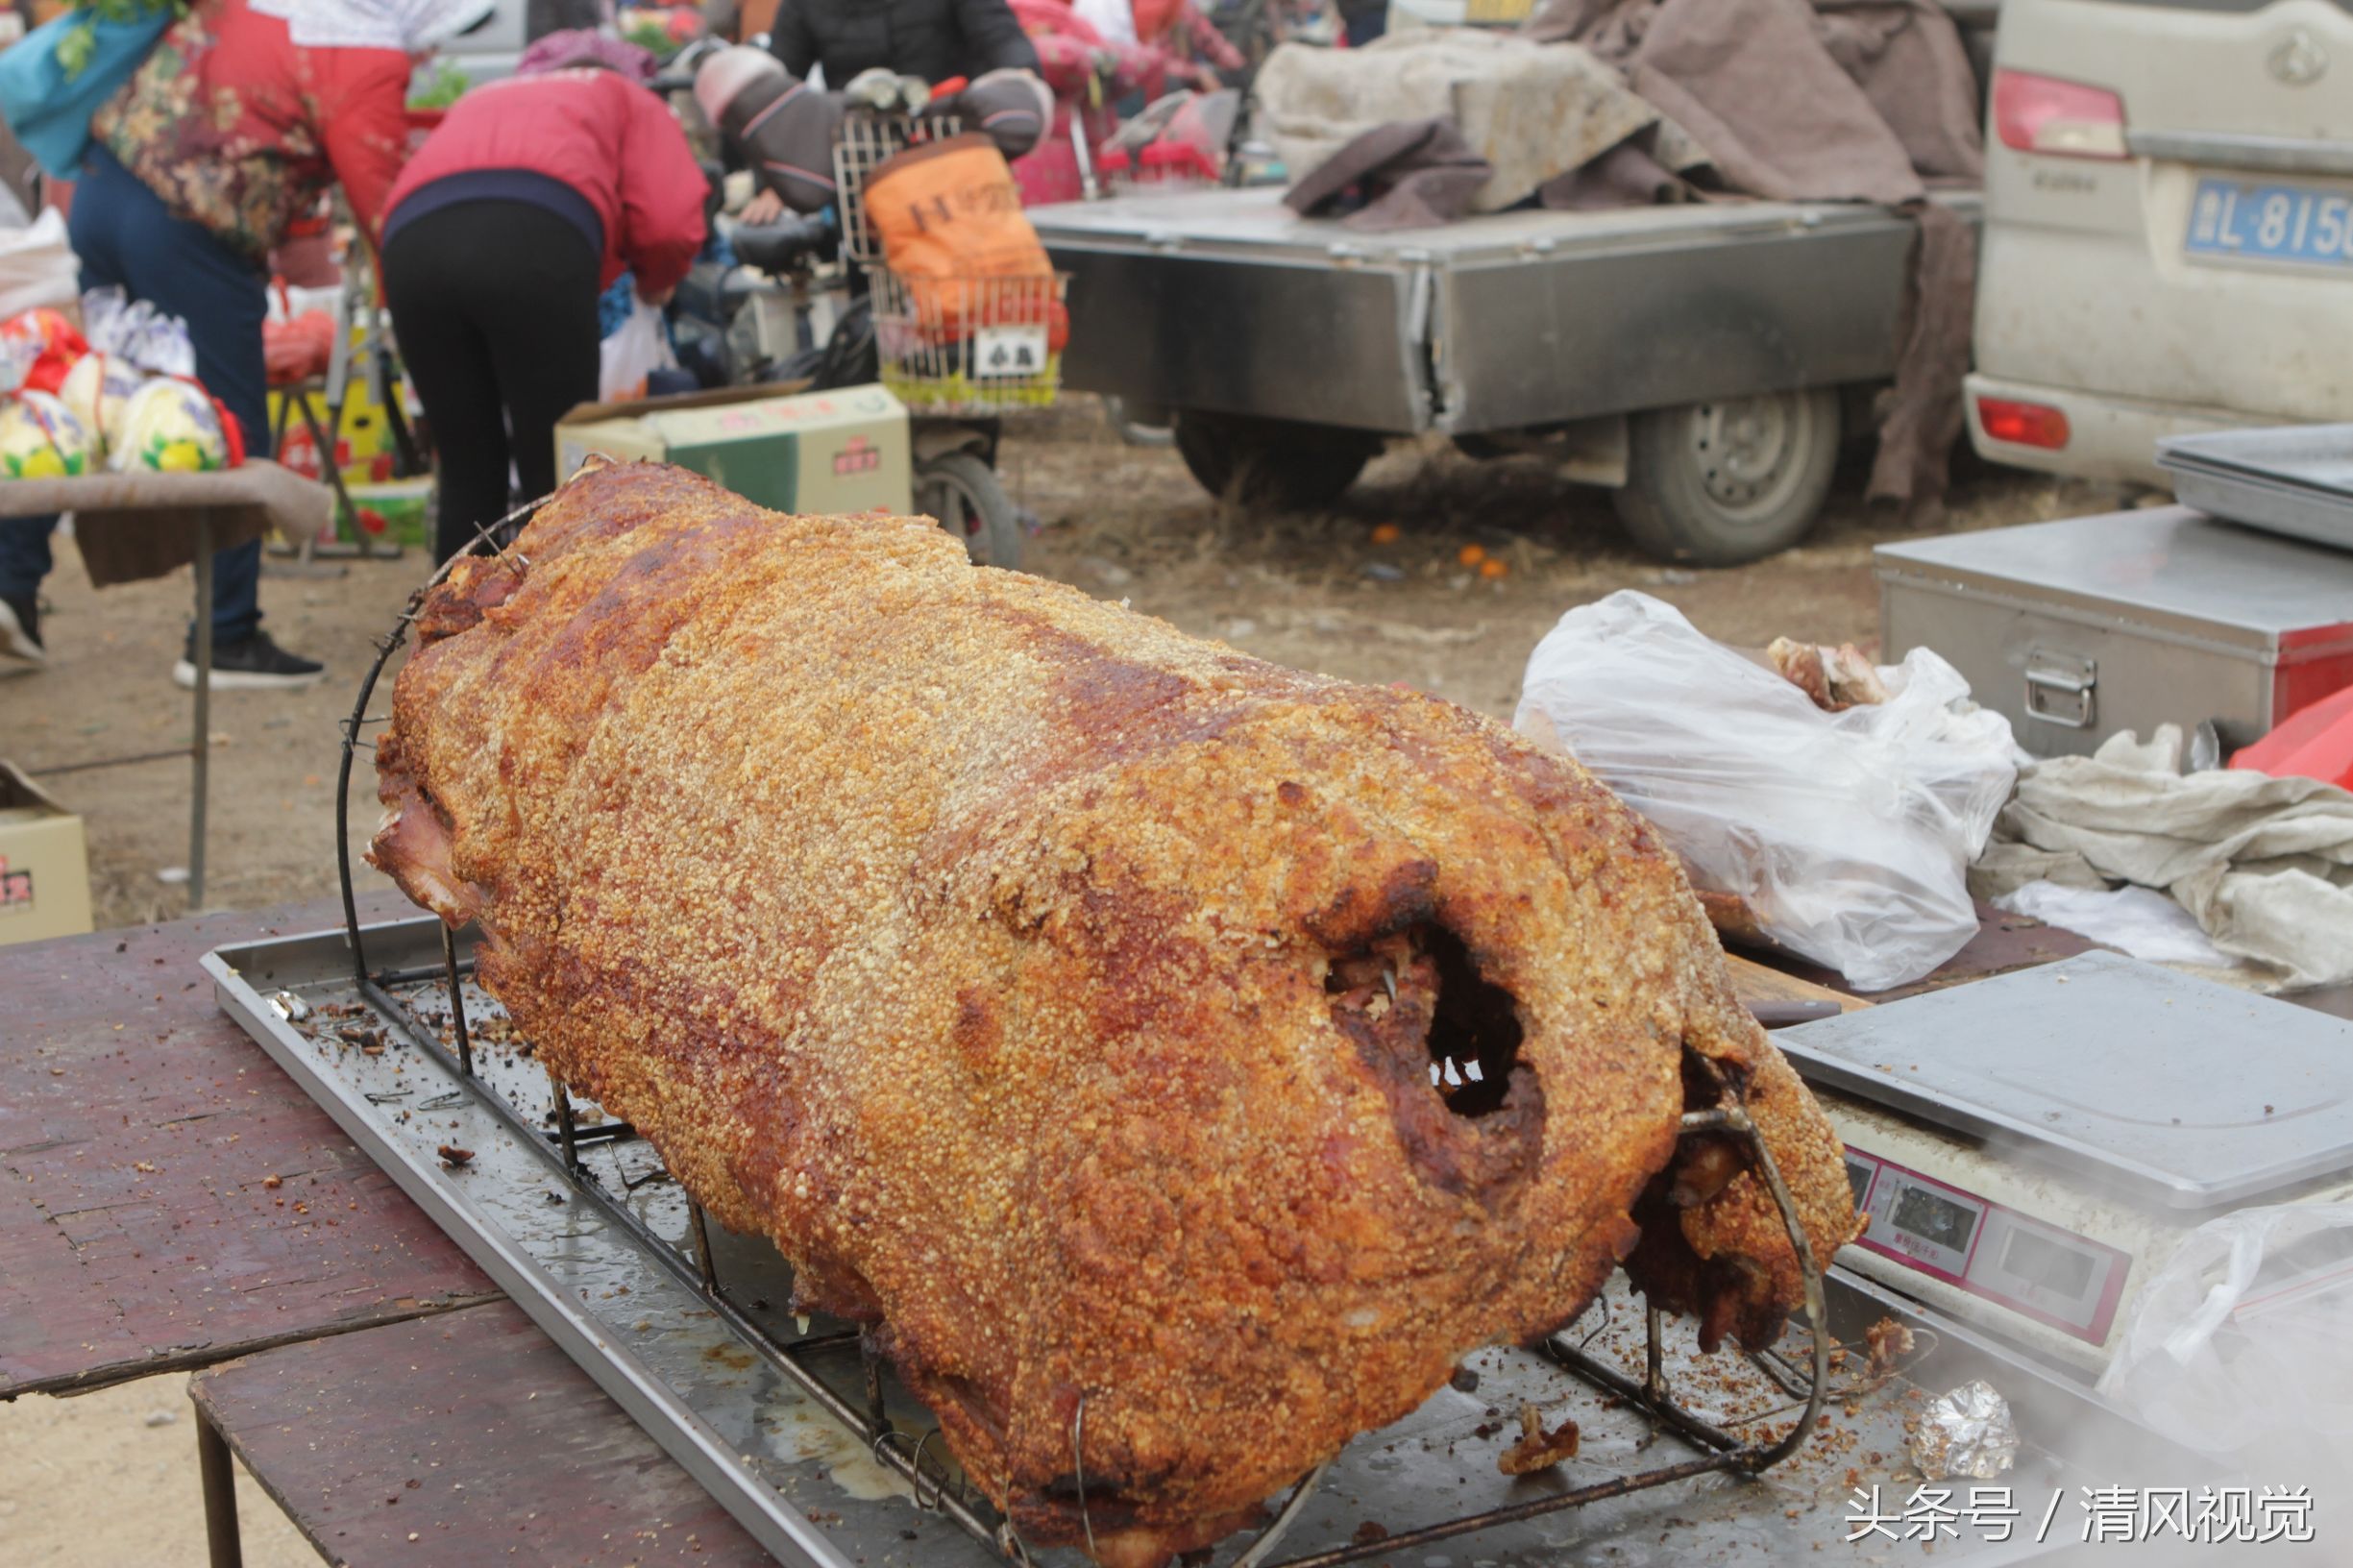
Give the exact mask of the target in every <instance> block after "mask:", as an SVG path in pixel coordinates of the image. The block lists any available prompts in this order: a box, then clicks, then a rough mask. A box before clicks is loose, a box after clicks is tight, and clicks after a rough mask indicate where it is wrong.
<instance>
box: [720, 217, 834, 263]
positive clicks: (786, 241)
mask: <svg viewBox="0 0 2353 1568" xmlns="http://www.w3.org/2000/svg"><path fill="white" fill-rule="evenodd" d="M727 242H728V243H729V244H730V245H732V246H734V247H735V256H736V259H737V260H739V261H742V262H743V263H745V264H746V265H747V266H753V267H758V268H759V269H760V270H761V271H763V272H785V271H789V270H791V268H792V265H793V263H794V262H796V261H802V260H807V259H809V258H812V257H820V256H823V255H824V254H825V253H826V252H828V251H830V250H832V249H833V242H834V233H833V225H832V224H830V223H828V222H827V221H826V220H825V215H824V214H823V213H821V212H819V213H813V214H811V215H810V216H808V217H802V218H786V219H784V220H783V221H782V222H779V223H771V224H763V225H758V226H753V225H750V224H739V225H737V226H736V229H735V232H734V233H731V234H729V235H728V236H727Z"/></svg>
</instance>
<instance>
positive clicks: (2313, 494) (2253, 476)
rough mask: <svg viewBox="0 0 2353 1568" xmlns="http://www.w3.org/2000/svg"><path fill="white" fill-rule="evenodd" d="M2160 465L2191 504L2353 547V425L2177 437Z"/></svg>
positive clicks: (2162, 450)
mask: <svg viewBox="0 0 2353 1568" xmlns="http://www.w3.org/2000/svg"><path fill="white" fill-rule="evenodd" d="M2157 464H2158V466H2159V467H2160V468H2163V469H2165V470H2167V471H2168V472H2169V473H2170V474H2171V475H2172V476H2173V494H2174V496H2175V498H2176V499H2178V500H2179V501H2180V502H2182V504H2183V505H2185V506H2194V507H2196V508H2197V509H2198V510H2199V511H2201V512H2205V513H2207V514H2209V515H2210V516H2214V517H2218V518H2222V519H2224V520H2226V521H2228V522H2232V523H2240V524H2244V525H2245V526H2247V527H2256V528H2265V529H2268V530H2270V531H2271V532H2274V533H2287V534H2293V535H2294V536H2295V537H2297V538H2299V539H2311V540H2314V541H2316V543H2319V544H2323V545H2333V546H2335V547H2336V548H2338V549H2339V550H2353V425H2292V426H2285V427H2282V428H2280V429H2262V430H2217V431H2212V432H2210V433H2207V434H2203V435H2177V436H2171V437H2169V438H2168V439H2166V440H2163V441H2160V442H2158V443H2157Z"/></svg>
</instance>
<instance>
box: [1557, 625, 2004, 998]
mask: <svg viewBox="0 0 2353 1568" xmlns="http://www.w3.org/2000/svg"><path fill="white" fill-rule="evenodd" d="M1881 676H1882V678H1883V679H1884V680H1885V681H1886V683H1887V686H1888V688H1889V692H1890V694H1891V695H1890V697H1889V699H1888V700H1887V701H1886V702H1884V703H1876V704H1870V705H1866V706H1861V707H1853V708H1849V709H1848V710H1846V711H1845V712H1844V713H1835V714H1833V713H1825V712H1823V711H1822V710H1821V709H1820V708H1817V707H1816V706H1814V704H1813V702H1812V701H1811V700H1810V699H1808V698H1807V697H1806V696H1805V694H1804V693H1803V692H1801V691H1800V690H1799V689H1798V688H1797V687H1796V686H1794V685H1792V684H1790V683H1789V682H1788V681H1787V680H1785V679H1783V678H1782V677H1781V676H1780V675H1779V674H1776V673H1775V672H1774V671H1772V670H1769V669H1767V668H1766V667H1765V666H1763V665H1761V664H1758V663H1755V662H1754V661H1752V660H1750V659H1747V658H1744V657H1742V656H1741V655H1740V654H1738V653H1736V652H1734V651H1733V650H1732V649H1728V648H1726V647H1724V646H1723V645H1721V644H1719V643H1715V642H1711V641H1709V640H1708V639H1707V638H1706V637H1703V636H1702V635H1701V634H1700V633H1699V631H1698V630H1696V629H1695V628H1694V627H1693V626H1692V625H1691V623H1690V622H1688V621H1686V620H1684V619H1683V617H1682V615H1681V614H1680V613H1679V611H1677V610H1676V609H1675V608H1674V606H1672V605H1669V604H1664V603H1661V602H1660V601H1659V600H1654V599H1653V598H1651V597H1650V596H1649V595H1647V594H1637V593H1633V592H1631V591H1625V592H1620V593H1615V594H1612V595H1610V596H1609V597H1608V598H1607V599H1605V600H1601V601H1600V602H1599V603H1595V604H1587V605H1584V606H1581V608H1578V609H1574V610H1571V611H1570V612H1569V613H1568V614H1567V615H1565V616H1562V617H1561V618H1560V624H1559V625H1556V626H1555V627H1554V628H1553V629H1552V631H1551V632H1549V633H1547V634H1546V636H1545V638H1544V640H1543V641H1542V642H1541V643H1538V644H1537V645H1536V649H1535V651H1534V652H1533V653H1532V654H1531V655H1530V656H1529V660H1528V677H1527V681H1526V683H1525V685H1524V686H1523V688H1522V695H1521V698H1520V709H1519V719H1518V727H1519V728H1520V729H1521V730H1523V731H1525V732H1529V733H1533V734H1537V735H1539V736H1540V735H1541V734H1542V733H1543V726H1542V724H1540V723H1537V722H1536V716H1538V715H1541V716H1542V718H1543V720H1545V721H1549V723H1550V725H1551V728H1552V730H1553V732H1554V733H1555V734H1556V736H1557V737H1558V739H1559V742H1560V744H1561V745H1563V746H1565V747H1567V748H1568V749H1569V750H1570V751H1571V752H1572V753H1574V754H1575V755H1576V757H1577V760H1578V761H1580V762H1581V763H1583V764H1584V765H1585V766H1586V767H1587V768H1589V769H1591V770H1592V771H1593V772H1595V773H1596V774H1597V775H1599V776H1600V778H1601V779H1602V781H1603V782H1604V783H1605V784H1607V785H1608V786H1609V787H1610V788H1611V789H1613V790H1615V791H1616V792H1617V793H1618V795H1619V796H1621V797H1623V798H1624V799H1625V801H1626V803H1627V804H1628V805H1630V806H1631V807H1633V808H1634V809H1635V810H1636V811H1638V812H1640V813H1642V815H1643V816H1645V817H1647V818H1649V819H1650V821H1651V822H1652V824H1653V825H1654V827H1656V828H1657V830H1658V832H1659V834H1660V835H1661V836H1662V837H1663V838H1664V839H1665V840H1666V842H1667V843H1668V844H1669V845H1672V846H1673V847H1674V848H1675V849H1676V850H1677V851H1678V852H1679V853H1680V854H1681V856H1682V857H1683V860H1684V863H1685V865H1686V867H1687V868H1688V869H1689V870H1690V872H1691V876H1692V880H1693V882H1694V884H1695V885H1697V886H1698V887H1700V888H1701V889H1703V890H1705V891H1710V892H1715V893H1724V894H1734V895H1736V896H1738V897H1740V898H1741V899H1743V900H1744V901H1745V902H1746V903H1747V904H1748V906H1749V909H1750V911H1751V912H1752V914H1753V915H1754V916H1755V918H1756V920H1757V923H1758V925H1759V927H1760V928H1761V929H1762V931H1763V932H1764V934H1765V935H1766V936H1767V937H1769V938H1771V939H1772V940H1773V941H1774V942H1777V943H1780V944H1781V945H1782V946H1785V947H1787V948H1789V949H1790V950H1792V951H1793V952H1797V953H1800V954H1802V955H1803V956H1805V957H1807V958H1810V959H1813V960H1814V961H1815V962H1817V963H1820V964H1825V965H1827V966H1829V967H1830V968H1834V969H1837V970H1838V971H1839V972H1840V973H1842V974H1844V975H1845V976H1846V977H1847V979H1848V981H1849V982H1850V983H1851V984H1852V985H1853V986H1855V987H1856V988H1858V989H1860V990H1863V991H1883V990H1885V989H1886V988H1888V987H1890V986H1899V985H1902V984H1903V983H1905V982H1906V981H1909V980H1916V979H1918V978H1920V977H1921V976H1922V975H1924V974H1926V973H1927V972H1928V971H1929V970H1930V969H1933V968H1936V967H1937V965H1939V964H1941V963H1943V962H1944V961H1945V960H1946V959H1948V958H1949V957H1951V956H1952V955H1953V954H1954V953H1955V952H1957V951H1959V949H1960V947H1961V944H1962V943H1965V942H1967V941H1968V940H1969V939H1970V938H1971V937H1972V936H1973V935H1974V934H1975V932H1976V929H1977V917H1976V911H1975V908H1974V907H1973V905H1972V904H1971V902H1970V897H1969V890H1968V887H1967V882H1966V873H1967V870H1968V867H1969V863H1970V862H1971V861H1972V860H1973V859H1975V858H1976V855H1977V852H1978V851H1979V850H1980V849H1982V848H1983V847H1984V846H1985V840H1986V835H1987V834H1988V833H1989V832H1990V831H1991V830H1992V828H1993V824H1994V816H1995V814H1996V813H1997V812H1998V811H1999V810H2000V809H2001V805H2002V802H2003V801H2004V800H2006V799H2007V798H2008V797H2009V794H2010V785H2011V780H2012V777H2013V770H2012V766H2011V761H2010V756H2011V746H2010V725H2009V722H2008V721H2007V720H2005V719H2003V718H2002V717H2001V716H2000V715H1999V714H1997V713H1992V712H1988V711H1986V710H1984V709H1980V708H1973V707H1969V706H1968V705H1966V704H1961V699H1962V698H1967V697H1968V696H1969V683H1968V682H1967V681H1965V680H1963V679H1962V678H1961V675H1960V674H1959V673H1958V672H1957V671H1955V670H1954V669H1953V668H1952V666H1950V665H1949V664H1947V663H1946V662H1945V661H1944V660H1943V659H1941V658H1939V657H1937V656H1936V655H1935V654H1934V653H1931V652H1929V651H1927V650H1926V649H1915V650H1914V651H1913V652H1912V654H1911V655H1910V656H1909V657H1907V658H1906V659H1905V660H1904V661H1903V664H1902V665H1901V666H1900V668H1897V669H1890V670H1882V671H1881ZM1956 704H1961V705H1960V706H1959V707H1956Z"/></svg>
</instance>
